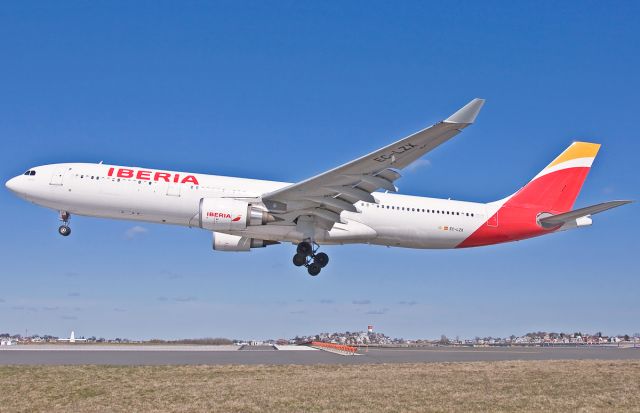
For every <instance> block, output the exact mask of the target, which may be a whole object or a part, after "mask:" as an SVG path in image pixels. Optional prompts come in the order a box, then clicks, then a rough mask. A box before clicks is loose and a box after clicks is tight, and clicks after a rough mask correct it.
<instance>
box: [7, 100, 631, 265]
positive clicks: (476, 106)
mask: <svg viewBox="0 0 640 413" xmlns="http://www.w3.org/2000/svg"><path fill="white" fill-rule="evenodd" d="M483 105H484V100H483V99H478V98H476V99H473V100H472V101H470V102H469V103H468V104H466V105H465V106H464V107H462V108H461V109H459V110H458V111H456V112H455V113H454V114H453V115H451V116H449V117H448V118H446V119H445V120H443V121H441V122H438V123H436V124H434V125H432V126H430V127H427V128H425V129H423V130H420V131H418V132H416V133H414V134H412V135H410V136H408V137H406V138H404V139H401V140H399V141H397V142H394V143H391V144H389V145H387V146H385V147H383V148H381V149H378V150H376V151H374V152H371V153H369V154H367V155H364V156H362V157H360V158H358V159H355V160H353V161H351V162H348V163H346V164H344V165H341V166H338V167H336V168H334V169H331V170H329V171H326V172H324V173H321V174H319V175H316V176H313V177H311V178H308V179H306V180H303V181H301V182H297V183H286V182H274V181H265V180H256V179H245V178H236V177H227V176H216V175H205V174H198V173H190V172H175V171H165V170H160V169H150V168H141V167H130V166H118V165H107V164H103V163H102V162H100V163H98V164H94V163H60V164H52V165H42V166H36V167H33V168H30V169H29V170H28V171H26V172H25V173H24V174H22V175H19V176H16V177H14V178H12V179H10V180H9V181H8V182H7V183H6V186H7V188H8V189H10V190H11V191H13V192H14V193H15V194H16V195H18V196H19V197H21V198H24V199H25V200H27V201H30V202H32V203H34V204H37V205H41V206H43V207H47V208H51V209H53V210H56V211H58V212H59V216H60V220H61V221H62V225H61V226H60V228H59V229H58V231H59V233H60V235H63V236H65V237H66V236H68V235H69V234H70V233H71V228H70V226H69V219H70V217H71V215H73V214H75V215H83V216H90V217H101V218H113V219H124V220H132V221H145V222H151V223H160V224H171V225H181V226H185V227H191V228H202V229H204V230H207V231H211V232H212V236H213V242H212V247H213V249H214V250H217V251H249V250H251V249H253V248H260V247H266V246H268V245H273V244H279V243H281V242H291V243H293V244H297V247H296V252H295V255H294V256H293V264H294V265H296V266H298V267H303V266H304V267H306V269H307V271H308V273H309V274H310V275H312V276H316V275H318V274H319V273H320V271H321V269H322V268H324V267H325V266H326V265H327V264H328V262H329V256H328V255H327V254H326V253H324V252H319V248H320V246H321V245H332V244H333V245H336V244H355V243H364V244H374V245H385V246H392V247H406V248H423V249H427V248H429V249H444V248H468V247H478V246H484V245H491V244H498V243H503V242H509V241H517V240H523V239H527V238H531V237H537V236H541V235H546V234H551V233H556V232H560V231H564V230H568V229H574V228H579V227H584V226H588V225H591V223H592V219H591V216H592V215H594V214H596V213H599V212H602V211H605V210H608V209H611V208H615V207H618V206H620V205H624V204H626V203H629V202H631V201H626V200H622V201H609V202H604V203H600V204H596V205H591V206H588V207H584V208H579V209H575V210H572V208H573V204H574V202H575V200H576V197H577V196H578V193H579V192H580V189H581V187H582V184H583V182H584V180H585V178H586V176H587V173H588V172H589V170H590V168H591V164H592V163H593V160H594V158H595V156H596V154H597V153H598V150H599V148H600V145H599V144H597V143H589V142H573V143H572V144H571V145H570V146H569V147H568V148H567V149H566V150H565V151H564V152H562V153H561V154H560V155H559V156H558V157H557V158H555V159H554V160H553V161H552V162H551V163H550V164H549V165H548V166H547V167H546V168H544V169H543V170H542V171H541V172H540V173H538V174H537V175H536V176H535V177H534V178H533V179H532V180H531V181H530V182H529V183H527V184H526V185H525V186H523V187H522V188H521V189H520V190H518V191H517V192H515V193H514V194H512V195H509V196H507V197H505V198H503V199H500V200H498V201H494V202H489V203H476V202H466V201H455V200H450V199H435V198H427V197H419V196H408V195H400V194H397V193H396V192H397V191H398V188H397V187H396V185H395V184H394V182H395V181H396V180H398V179H399V178H400V176H401V175H400V170H402V169H403V168H406V167H408V166H409V165H411V164H412V163H413V162H415V161H416V160H418V159H420V158H421V157H422V156H423V155H425V154H426V153H428V152H430V151H432V150H434V149H435V148H436V147H438V146H439V145H441V144H443V143H445V142H447V141H448V140H449V139H451V138H453V137H454V136H456V135H457V134H458V133H460V132H461V131H462V130H463V129H464V128H466V127H467V126H469V125H471V124H473V123H474V122H475V120H476V117H477V115H478V113H479V112H480V109H481V108H482V106H483Z"/></svg>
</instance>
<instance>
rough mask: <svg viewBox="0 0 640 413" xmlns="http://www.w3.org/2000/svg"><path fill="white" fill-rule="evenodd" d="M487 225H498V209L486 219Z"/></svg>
mask: <svg viewBox="0 0 640 413" xmlns="http://www.w3.org/2000/svg"><path fill="white" fill-rule="evenodd" d="M487 226H489V227H497V226H498V211H496V213H495V214H493V215H492V216H491V217H490V218H489V219H488V220H487Z"/></svg>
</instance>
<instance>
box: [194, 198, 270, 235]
mask: <svg viewBox="0 0 640 413" xmlns="http://www.w3.org/2000/svg"><path fill="white" fill-rule="evenodd" d="M273 221H275V218H274V217H273V215H271V214H270V213H268V212H267V211H265V210H263V209H261V208H258V207H256V206H253V205H251V204H249V203H248V202H246V201H239V200H237V199H233V198H202V199H201V200H200V209H199V224H200V228H204V229H209V230H212V231H235V230H243V229H245V228H247V227H248V226H250V225H265V224H266V223H268V222H273Z"/></svg>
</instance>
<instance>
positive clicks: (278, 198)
mask: <svg viewBox="0 0 640 413" xmlns="http://www.w3.org/2000/svg"><path fill="white" fill-rule="evenodd" d="M483 104H484V99H473V100H472V101H471V102H469V103H467V104H466V105H465V106H464V107H462V108H461V109H460V110H458V111H457V112H456V113H454V114H453V115H451V116H449V117H448V118H447V119H445V120H444V121H442V122H439V123H436V124H435V125H433V126H430V127H428V128H426V129H423V130H421V131H419V132H416V133H414V134H412V135H410V136H408V137H406V138H404V139H400V140H399V141H397V142H394V143H392V144H390V145H387V146H385V147H383V148H381V149H378V150H377V151H374V152H371V153H370V154H368V155H365V156H363V157H360V158H358V159H355V160H353V161H351V162H348V163H346V164H344V165H341V166H338V167H337V168H334V169H331V170H329V171H327V172H324V173H321V174H320V175H316V176H314V177H311V178H309V179H306V180H304V181H301V182H298V183H295V184H292V185H289V186H286V187H284V188H281V189H278V190H276V191H273V192H270V193H267V194H264V195H263V196H262V200H263V202H264V204H265V206H266V207H267V208H269V210H270V211H271V212H273V213H275V214H283V215H284V217H283V218H284V219H285V220H293V219H295V218H297V217H298V216H301V215H310V216H314V217H316V218H319V221H320V222H323V223H324V224H325V226H326V227H328V228H331V226H333V224H334V223H336V222H340V212H342V211H345V210H346V211H352V212H356V211H357V209H356V207H355V206H354V204H355V203H357V202H358V201H366V202H373V203H375V202H376V199H375V197H374V196H373V195H372V193H373V192H375V191H377V190H379V189H385V190H388V191H397V188H396V186H395V185H394V184H393V183H394V181H395V180H397V179H398V178H400V176H401V175H400V173H399V172H398V171H397V170H399V169H402V168H405V167H407V166H408V165H410V164H411V163H413V162H414V161H416V160H417V159H419V158H420V157H422V156H423V155H424V154H426V153H427V152H429V151H431V150H432V149H434V148H436V147H438V146H439V145H441V144H442V143H444V142H446V141H448V140H449V139H451V138H452V137H454V136H455V135H457V134H458V133H460V131H462V129H464V128H466V127H467V126H469V125H470V124H472V123H473V122H474V121H475V119H476V116H477V115H478V113H479V112H480V109H481V108H482V105H483Z"/></svg>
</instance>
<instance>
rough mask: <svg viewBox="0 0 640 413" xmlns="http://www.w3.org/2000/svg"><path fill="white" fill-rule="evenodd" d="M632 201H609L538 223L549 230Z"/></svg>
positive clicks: (549, 217) (541, 219)
mask: <svg viewBox="0 0 640 413" xmlns="http://www.w3.org/2000/svg"><path fill="white" fill-rule="evenodd" d="M630 202H632V201H609V202H603V203H601V204H596V205H591V206H588V207H585V208H580V209H575V210H573V211H569V212H565V213H563V214H557V215H550V216H547V217H544V218H539V219H538V222H539V223H540V225H541V226H542V227H544V228H551V227H555V226H557V225H563V224H566V223H568V222H571V221H575V220H576V219H578V218H582V217H585V216H587V215H593V214H597V213H598V212H602V211H606V210H607V209H611V208H615V207H619V206H620V205H624V204H628V203H630Z"/></svg>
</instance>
